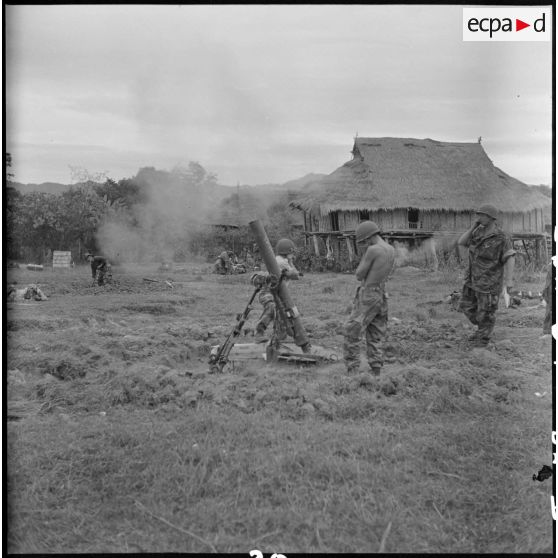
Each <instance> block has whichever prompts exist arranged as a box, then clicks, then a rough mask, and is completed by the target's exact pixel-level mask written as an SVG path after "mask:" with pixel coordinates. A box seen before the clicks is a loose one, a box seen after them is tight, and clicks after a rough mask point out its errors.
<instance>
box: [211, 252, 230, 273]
mask: <svg viewBox="0 0 558 558" xmlns="http://www.w3.org/2000/svg"><path fill="white" fill-rule="evenodd" d="M230 254H232V252H227V250H223V251H222V252H221V253H220V254H219V256H218V257H217V259H216V260H215V263H214V264H213V273H218V274H219V275H227V274H228V273H231V271H232V261H231V256H230Z"/></svg>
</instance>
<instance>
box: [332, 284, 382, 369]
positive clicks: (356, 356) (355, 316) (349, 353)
mask: <svg viewBox="0 0 558 558" xmlns="http://www.w3.org/2000/svg"><path fill="white" fill-rule="evenodd" d="M387 321H388V303H387V295H386V293H385V292H384V289H383V288H368V289H366V290H365V289H363V288H362V287H359V288H358V289H357V292H356V295H355V297H354V299H353V309H352V312H351V315H350V316H349V319H348V320H347V323H346V324H345V339H344V343H343V358H344V359H345V365H346V366H347V369H348V370H349V371H351V370H354V369H358V366H359V362H360V340H361V337H362V333H363V330H364V332H365V337H366V358H367V360H368V364H369V365H370V368H381V367H382V365H383V363H384V353H383V350H382V346H381V344H382V342H383V340H384V338H385V335H386V331H387Z"/></svg>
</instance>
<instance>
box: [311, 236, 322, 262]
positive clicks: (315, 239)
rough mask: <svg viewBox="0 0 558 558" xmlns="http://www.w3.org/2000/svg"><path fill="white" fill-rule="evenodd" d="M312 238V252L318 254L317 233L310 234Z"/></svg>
mask: <svg viewBox="0 0 558 558" xmlns="http://www.w3.org/2000/svg"><path fill="white" fill-rule="evenodd" d="M312 240H313V242H314V252H316V256H318V257H319V256H320V246H319V244H318V237H317V235H315V234H313V235H312Z"/></svg>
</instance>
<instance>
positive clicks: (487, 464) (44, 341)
mask: <svg viewBox="0 0 558 558" xmlns="http://www.w3.org/2000/svg"><path fill="white" fill-rule="evenodd" d="M156 269H157V266H156V264H153V265H152V266H151V267H149V266H147V265H145V266H143V267H142V266H128V267H127V268H126V267H123V266H120V267H115V268H114V279H115V283H114V284H113V285H111V286H108V287H106V288H99V287H96V288H93V287H90V286H89V282H90V274H89V270H88V268H87V267H78V268H75V269H72V270H57V271H55V272H53V271H52V270H45V271H43V272H41V273H39V272H32V271H28V270H26V269H14V270H9V271H8V280H9V281H16V282H17V284H18V286H23V285H25V284H29V283H39V284H40V286H41V288H42V290H43V291H44V292H45V294H47V296H48V297H49V300H47V301H44V302H24V303H10V304H9V305H8V311H7V327H6V331H7V339H8V374H7V378H8V381H7V398H8V423H7V433H8V439H7V445H8V452H7V458H8V511H9V519H8V536H7V539H8V551H10V552H18V553H53V552H56V553H81V552H95V553H101V552H102V553H105V552H200V553H205V552H219V553H230V552H240V553H248V552H249V551H250V550H253V549H258V550H260V551H261V552H263V553H265V554H267V553H273V552H278V553H283V554H285V555H287V556H288V554H289V553H294V552H332V553H333V552H340V553H347V552H362V553H365V552H366V553H369V552H416V553H427V552H431V553H495V552H497V553H520V552H521V553H551V552H552V551H553V523H552V516H551V506H550V502H551V498H550V497H551V494H552V487H553V484H552V483H553V479H550V480H547V481H545V482H535V481H533V480H532V475H533V474H535V473H537V472H538V471H539V469H540V468H541V467H542V465H544V464H548V465H550V464H551V463H552V444H551V430H552V375H551V371H552V365H551V360H552V343H551V340H550V339H548V338H547V339H540V335H541V333H542V321H543V316H544V308H542V307H541V306H540V304H539V301H538V300H536V299H532V300H529V299H524V300H523V301H522V304H521V305H520V306H519V307H518V308H509V309H505V308H502V309H500V310H499V311H498V315H497V323H496V329H495V335H494V341H495V343H494V347H492V348H491V349H471V348H470V347H469V346H468V344H467V342H466V338H467V336H468V335H469V334H470V333H471V330H470V329H469V326H468V324H467V321H466V319H465V318H464V316H463V315H462V314H460V313H458V312H456V311H454V310H453V309H452V307H451V305H450V304H448V303H447V302H446V301H445V298H446V296H447V295H449V294H450V293H451V292H452V291H453V290H458V289H460V287H461V278H460V277H459V270H457V269H455V270H444V271H441V272H437V273H432V272H427V271H422V270H418V269H415V268H409V267H407V268H399V269H397V270H396V272H395V274H394V277H393V279H392V280H391V281H390V284H389V287H388V289H389V292H390V299H389V304H390V321H389V331H388V337H387V339H386V346H385V348H386V355H387V363H386V365H385V368H384V372H383V374H382V377H381V378H380V380H378V381H371V380H370V378H369V377H368V376H367V375H366V374H364V371H365V363H364V361H363V363H362V372H363V374H361V375H359V376H356V377H347V376H346V375H345V371H344V366H343V364H342V362H332V363H329V364H324V365H320V366H317V367H297V366H294V365H287V364H283V365H278V364H266V363H264V362H263V361H262V362H261V363H260V362H257V361H253V362H248V363H246V362H245V363H237V364H236V365H235V366H234V369H232V368H231V369H228V370H227V371H226V372H225V373H224V374H220V375H215V374H208V373H207V372H208V364H207V358H208V353H209V350H210V347H211V346H212V345H215V344H218V343H220V342H222V341H223V340H224V339H225V337H226V335H227V334H228V332H229V331H230V330H231V329H232V327H233V325H234V321H235V315H236V314H237V313H238V312H240V311H241V310H242V309H243V307H244V305H245V303H246V302H247V300H248V298H249V296H250V294H251V287H250V285H249V276H248V275H236V276H232V277H221V276H215V275H212V274H209V273H208V271H209V270H208V266H207V264H199V263H191V264H189V265H187V266H185V268H184V269H182V270H180V271H174V272H172V273H166V274H165V275H162V274H159V273H158V272H157V270H156ZM144 277H148V278H155V279H162V280H164V279H167V278H169V279H172V280H173V282H174V288H173V289H170V288H169V287H168V286H167V285H165V284H164V283H154V282H145V281H143V278H144ZM543 284H544V276H543V275H542V274H540V273H531V274H527V273H526V274H523V275H522V276H521V277H520V278H519V280H518V281H517V284H516V286H517V288H519V289H523V290H532V291H534V292H536V291H540V290H542V286H543ZM355 286H356V281H355V279H354V277H353V276H352V275H346V274H306V275H305V276H304V278H303V279H302V280H301V281H299V282H292V283H291V284H290V286H289V290H290V293H291V295H292V297H293V299H294V300H295V302H296V304H297V306H298V308H299V310H300V311H301V312H302V314H303V318H302V319H303V323H304V326H305V328H306V330H307V332H308V335H309V336H310V339H311V341H312V342H313V343H315V344H318V345H321V346H324V347H328V348H330V349H332V350H335V351H337V352H338V353H339V354H340V353H341V343H342V335H341V332H342V325H343V322H344V320H345V319H346V317H347V309H348V305H349V303H350V301H351V298H352V295H353V292H354V289H355ZM259 312H260V308H259V307H258V306H257V305H256V308H255V310H254V312H253V316H252V317H251V322H255V321H256V319H257V316H258V315H259Z"/></svg>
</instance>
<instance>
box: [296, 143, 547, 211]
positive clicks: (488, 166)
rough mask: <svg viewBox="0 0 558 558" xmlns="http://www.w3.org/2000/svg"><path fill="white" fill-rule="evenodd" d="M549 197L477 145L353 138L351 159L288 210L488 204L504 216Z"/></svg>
mask: <svg viewBox="0 0 558 558" xmlns="http://www.w3.org/2000/svg"><path fill="white" fill-rule="evenodd" d="M548 201H549V200H548V198H546V197H545V196H544V195H543V194H541V193H540V192H538V191H536V190H535V189H532V188H530V187H529V186H527V185H526V184H524V183H523V182H520V181H519V180H517V179H515V178H513V177H511V176H509V175H508V174H506V173H505V172H504V171H502V170H500V169H499V168H497V167H495V166H494V165H493V164H492V161H491V160H490V159H489V158H488V156H487V154H486V152H485V151H484V149H483V147H482V145H481V144H480V143H479V142H474V143H457V142H441V141H435V140H431V139H423V140H419V139H413V138H356V139H355V143H354V147H353V159H352V160H351V161H349V162H347V163H345V164H344V165H343V166H342V167H340V168H338V169H337V170H335V171H334V172H332V173H331V174H329V175H328V176H326V177H325V178H323V179H321V180H319V181H316V182H313V183H311V184H310V191H309V193H308V194H306V195H303V196H301V197H299V198H298V199H297V200H296V201H294V202H292V203H291V206H293V207H298V208H300V209H303V210H306V211H310V210H312V209H317V208H319V212H320V214H321V215H325V214H327V213H330V212H332V211H348V210H369V211H376V210H393V209H397V208H402V207H405V208H406V207H414V208H417V209H422V210H438V211H450V212H455V211H471V210H472V209H474V208H475V207H478V206H480V205H483V204H487V203H489V204H492V205H494V206H495V207H497V208H498V209H499V210H500V211H502V212H506V213H513V212H518V213H523V212H525V211H530V210H533V209H541V210H542V208H543V207H545V206H546V205H548Z"/></svg>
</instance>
